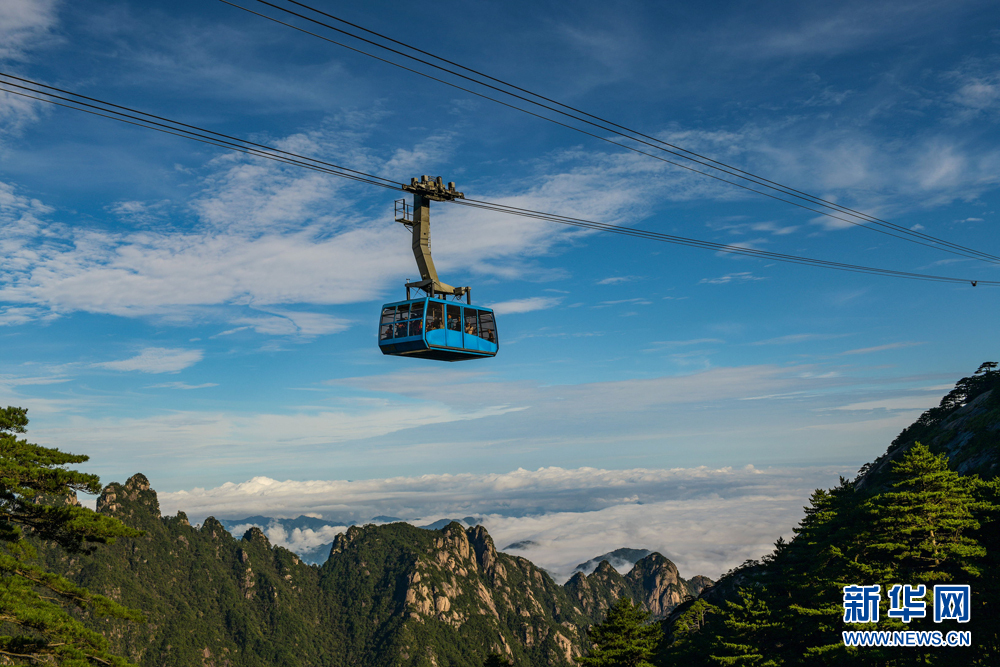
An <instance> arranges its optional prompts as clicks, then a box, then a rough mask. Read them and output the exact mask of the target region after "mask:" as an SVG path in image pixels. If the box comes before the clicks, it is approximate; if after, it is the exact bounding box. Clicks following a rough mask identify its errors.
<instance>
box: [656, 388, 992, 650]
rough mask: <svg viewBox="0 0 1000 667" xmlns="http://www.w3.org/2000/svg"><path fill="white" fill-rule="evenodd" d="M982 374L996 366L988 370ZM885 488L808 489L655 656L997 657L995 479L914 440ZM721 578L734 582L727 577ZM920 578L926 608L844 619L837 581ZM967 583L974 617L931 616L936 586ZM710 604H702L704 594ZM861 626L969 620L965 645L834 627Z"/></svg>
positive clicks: (888, 583) (682, 617)
mask: <svg viewBox="0 0 1000 667" xmlns="http://www.w3.org/2000/svg"><path fill="white" fill-rule="evenodd" d="M985 372H988V373H989V372H993V370H992V368H987V369H986V371H985ZM887 480H888V486H886V487H880V489H879V490H869V491H864V490H859V488H858V487H857V484H856V483H855V482H848V481H846V480H844V479H841V483H840V485H839V486H838V487H836V488H833V489H830V490H817V491H816V492H814V493H813V495H812V497H811V498H810V504H809V506H808V507H806V508H805V515H804V517H803V519H802V521H801V523H800V524H799V526H798V527H797V528H796V529H794V533H795V537H794V539H793V540H792V541H791V542H789V543H785V542H784V541H782V540H779V541H778V543H776V545H775V550H774V553H773V554H771V555H770V556H768V557H766V558H764V559H763V560H762V561H761V562H760V563H755V564H751V565H750V566H748V567H744V568H740V569H738V570H737V571H735V572H733V573H730V574H729V575H727V577H726V578H724V580H723V581H722V582H721V583H720V585H719V586H718V587H717V588H718V590H719V591H722V592H725V591H727V590H733V591H735V592H734V593H732V594H730V596H729V599H727V600H725V601H724V602H722V603H721V606H720V607H719V608H717V609H712V610H709V609H708V608H707V607H706V608H703V609H702V610H699V612H700V613H701V620H700V621H699V622H692V621H693V618H692V614H694V613H697V612H695V607H694V605H690V606H689V607H687V608H686V609H685V610H684V611H683V612H682V613H681V614H679V615H678V616H677V617H676V618H674V619H673V621H672V622H671V623H670V627H669V632H670V636H671V642H670V644H669V645H668V646H667V647H666V648H665V651H664V654H663V658H662V660H661V664H663V665H682V664H684V665H785V664H789V665H791V664H808V665H838V666H839V665H886V666H896V665H899V666H902V665H917V664H920V665H928V664H930V665H932V664H938V665H950V664H972V665H993V664H997V658H998V656H1000V641H998V638H1000V620H998V619H1000V614H998V609H997V607H998V604H997V600H998V599H1000V581H998V575H1000V567H998V565H1000V558H998V556H1000V480H998V479H993V480H990V481H988V482H984V481H982V480H980V479H979V478H978V477H976V476H965V477H963V476H961V475H959V474H958V473H956V472H955V471H954V470H951V469H950V468H949V467H948V461H947V458H946V457H944V456H942V455H938V454H934V453H932V452H931V451H930V449H929V448H927V447H925V446H923V445H921V444H920V443H916V444H914V445H913V446H911V447H910V448H909V449H908V450H906V451H905V453H904V454H902V455H901V456H899V457H898V460H896V461H894V462H893V463H892V465H891V470H890V472H889V473H888V477H887ZM727 579H728V580H735V581H740V582H742V584H741V585H742V588H739V587H727V583H728V582H727ZM921 583H923V584H926V586H927V591H928V594H927V595H926V596H925V598H924V601H925V602H927V603H928V604H927V614H928V616H927V617H925V618H924V619H912V620H911V622H910V623H909V624H904V623H902V622H901V621H899V620H897V619H892V618H888V616H887V614H886V612H887V610H888V601H887V599H886V597H883V605H882V608H881V618H880V621H879V623H877V624H874V625H866V626H864V627H863V628H859V627H857V626H850V625H847V624H845V623H844V621H843V614H844V612H843V602H842V589H843V587H844V586H845V585H850V584H865V585H872V584H879V585H881V587H882V591H883V596H885V594H886V593H887V591H888V590H889V589H890V588H891V587H892V586H893V585H894V584H911V585H917V584H921ZM938 583H962V584H970V585H971V586H972V591H973V598H972V622H971V623H970V624H968V625H966V626H964V627H962V628H944V627H942V626H940V625H937V624H933V623H932V617H933V611H932V595H931V591H932V589H933V585H934V584H938ZM706 604H707V602H706ZM845 629H865V630H950V629H962V630H970V631H971V632H972V635H973V641H974V646H973V647H972V648H966V649H956V648H936V649H935V648H926V647H925V648H911V649H907V650H905V651H903V650H900V649H894V648H874V647H868V648H864V649H856V648H847V647H845V646H844V645H843V641H842V637H841V633H842V631H843V630H845Z"/></svg>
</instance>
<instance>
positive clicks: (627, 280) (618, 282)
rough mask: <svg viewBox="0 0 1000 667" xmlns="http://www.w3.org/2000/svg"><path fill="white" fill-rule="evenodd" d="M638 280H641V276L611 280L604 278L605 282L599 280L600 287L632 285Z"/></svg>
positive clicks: (616, 277) (613, 277) (619, 277)
mask: <svg viewBox="0 0 1000 667" xmlns="http://www.w3.org/2000/svg"><path fill="white" fill-rule="evenodd" d="M636 280H640V277H639V276H611V277H610V278H604V279H603V280H598V281H597V284H598V285H621V284H622V283H630V282H634V281H636Z"/></svg>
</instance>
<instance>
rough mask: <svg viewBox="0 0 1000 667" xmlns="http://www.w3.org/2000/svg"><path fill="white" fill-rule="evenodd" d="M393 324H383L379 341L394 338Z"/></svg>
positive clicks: (380, 328)
mask: <svg viewBox="0 0 1000 667" xmlns="http://www.w3.org/2000/svg"><path fill="white" fill-rule="evenodd" d="M392 327H393V325H392V324H383V325H381V326H380V327H379V329H378V339H379V340H389V339H390V338H392Z"/></svg>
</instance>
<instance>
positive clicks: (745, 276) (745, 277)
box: [698, 271, 767, 285]
mask: <svg viewBox="0 0 1000 667" xmlns="http://www.w3.org/2000/svg"><path fill="white" fill-rule="evenodd" d="M758 280H767V278H761V277H760V276H755V275H754V274H753V273H751V272H750V271H740V272H738V273H727V274H726V275H724V276H719V277H718V278H702V279H701V280H699V281H698V284H699V285H727V284H729V283H747V282H755V281H758Z"/></svg>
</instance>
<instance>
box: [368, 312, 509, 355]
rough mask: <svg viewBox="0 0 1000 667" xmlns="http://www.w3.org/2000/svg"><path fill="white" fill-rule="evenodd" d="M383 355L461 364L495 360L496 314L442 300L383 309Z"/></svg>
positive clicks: (380, 347)
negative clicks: (485, 358) (471, 361)
mask: <svg viewBox="0 0 1000 667" xmlns="http://www.w3.org/2000/svg"><path fill="white" fill-rule="evenodd" d="M378 346H379V349H381V350H382V354H392V355H396V356H401V357H418V358H420V359H436V360H437V361H462V360H463V359H480V358H484V357H492V356H495V355H496V353H497V349H498V348H499V339H498V338H497V325H496V319H495V318H494V316H493V311H492V310H490V309H489V308H482V307H480V306H470V305H466V304H461V303H456V302H450V303H449V302H446V301H444V300H443V299H432V298H423V299H410V300H407V301H400V302H397V303H387V304H386V305H384V306H382V321H381V322H380V323H379V328H378Z"/></svg>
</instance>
